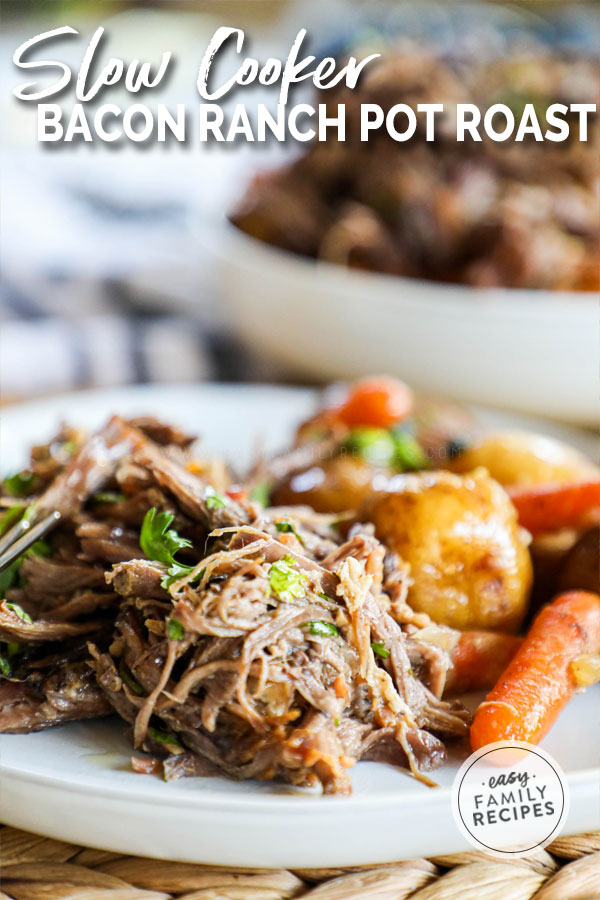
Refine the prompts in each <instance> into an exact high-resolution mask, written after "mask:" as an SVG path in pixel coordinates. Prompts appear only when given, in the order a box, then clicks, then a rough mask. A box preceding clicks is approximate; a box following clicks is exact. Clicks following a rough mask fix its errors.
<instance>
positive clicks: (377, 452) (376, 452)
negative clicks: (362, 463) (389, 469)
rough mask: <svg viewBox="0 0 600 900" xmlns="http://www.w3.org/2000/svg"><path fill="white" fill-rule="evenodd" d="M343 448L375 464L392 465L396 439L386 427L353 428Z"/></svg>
mask: <svg viewBox="0 0 600 900" xmlns="http://www.w3.org/2000/svg"><path fill="white" fill-rule="evenodd" d="M342 448H343V449H346V450H349V451H350V452H351V453H353V454H356V455H357V456H360V458H361V459H364V460H366V461H367V462H370V463H373V464H374V465H379V466H386V465H390V464H391V463H392V462H393V460H394V454H395V446H394V439H393V437H392V435H391V434H390V432H389V431H386V429H385V428H367V427H361V428H353V429H352V431H351V432H350V434H349V435H348V437H347V438H346V440H345V441H344V443H343V444H342Z"/></svg>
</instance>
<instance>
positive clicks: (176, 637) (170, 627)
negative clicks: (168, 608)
mask: <svg viewBox="0 0 600 900" xmlns="http://www.w3.org/2000/svg"><path fill="white" fill-rule="evenodd" d="M184 634H185V628H184V627H183V625H182V624H181V622H180V621H179V619H175V618H173V617H172V616H171V618H170V619H167V637H168V638H169V640H171V641H181V640H183V636H184Z"/></svg>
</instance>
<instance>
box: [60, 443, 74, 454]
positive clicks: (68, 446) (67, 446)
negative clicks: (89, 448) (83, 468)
mask: <svg viewBox="0 0 600 900" xmlns="http://www.w3.org/2000/svg"><path fill="white" fill-rule="evenodd" d="M62 448H63V450H64V452H65V453H66V454H67V455H68V456H73V454H74V453H75V452H76V450H77V444H76V443H75V441H65V442H64V444H63V445H62Z"/></svg>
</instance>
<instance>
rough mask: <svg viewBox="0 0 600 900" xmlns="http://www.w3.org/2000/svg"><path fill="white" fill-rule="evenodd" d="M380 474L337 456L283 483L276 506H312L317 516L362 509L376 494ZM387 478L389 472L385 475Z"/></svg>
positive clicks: (367, 464) (355, 460)
mask: <svg viewBox="0 0 600 900" xmlns="http://www.w3.org/2000/svg"><path fill="white" fill-rule="evenodd" d="M378 471H380V470H377V469H376V468H374V467H373V465H372V464H371V463H370V462H367V461H366V460H363V459H359V458H357V457H353V456H334V457H333V458H332V459H328V460H323V461H322V462H321V463H320V464H319V465H314V466H311V467H309V468H308V469H304V470H303V471H301V472H295V473H292V474H291V475H289V476H287V477H286V478H285V479H283V480H282V481H280V482H279V483H278V484H277V485H276V487H275V488H274V490H273V492H272V494H271V503H272V504H273V505H274V506H290V505H297V504H299V503H300V504H308V505H309V506H312V508H313V509H315V510H316V511H317V512H345V511H346V510H352V509H358V507H359V506H360V505H361V503H362V502H363V500H364V499H365V498H366V497H367V496H368V495H369V494H370V493H371V492H372V482H373V478H374V476H375V475H376V474H377V472H378ZM382 474H383V475H384V477H385V472H384V473H382Z"/></svg>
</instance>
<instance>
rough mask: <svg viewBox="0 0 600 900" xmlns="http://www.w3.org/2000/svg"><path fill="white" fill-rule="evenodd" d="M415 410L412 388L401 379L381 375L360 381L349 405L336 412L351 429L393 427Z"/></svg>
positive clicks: (341, 420) (355, 387) (351, 394)
mask: <svg viewBox="0 0 600 900" xmlns="http://www.w3.org/2000/svg"><path fill="white" fill-rule="evenodd" d="M412 409H413V395H412V391H411V390H410V388H409V387H408V386H407V385H406V384H404V382H403V381H399V380H398V379H397V378H389V377H388V376H385V375H380V376H374V377H371V378H362V379H361V380H360V381H356V382H355V383H354V385H353V386H352V387H351V389H350V393H349V395H348V397H347V399H346V400H345V402H344V403H343V404H342V405H341V406H340V407H338V408H337V409H335V410H333V413H334V415H335V417H336V418H337V419H338V421H340V422H343V423H344V425H348V427H349V428H353V427H354V426H355V425H370V426H372V427H374V428H391V427H392V426H394V425H397V424H398V423H399V422H402V420H403V419H406V418H407V417H408V416H409V415H410V414H411V412H412Z"/></svg>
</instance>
